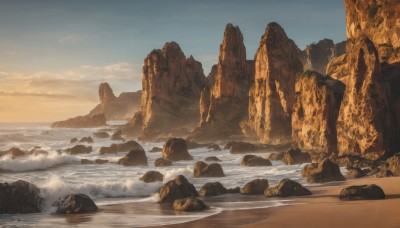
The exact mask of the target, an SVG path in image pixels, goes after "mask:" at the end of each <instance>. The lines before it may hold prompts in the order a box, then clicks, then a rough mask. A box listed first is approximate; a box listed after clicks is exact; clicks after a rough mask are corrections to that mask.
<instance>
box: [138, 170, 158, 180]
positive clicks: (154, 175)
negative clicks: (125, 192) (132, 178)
mask: <svg viewBox="0 0 400 228" xmlns="http://www.w3.org/2000/svg"><path fill="white" fill-rule="evenodd" d="M139 180H141V181H143V182H145V183H152V182H162V181H163V180H164V175H162V174H161V173H160V172H158V171H148V172H146V173H145V174H143V176H142V177H140V178H139Z"/></svg>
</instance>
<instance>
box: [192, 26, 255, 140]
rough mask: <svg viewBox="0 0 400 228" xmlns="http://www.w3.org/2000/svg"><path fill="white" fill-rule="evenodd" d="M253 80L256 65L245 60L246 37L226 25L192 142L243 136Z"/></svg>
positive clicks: (237, 28)
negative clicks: (243, 123) (242, 122)
mask: <svg viewBox="0 0 400 228" xmlns="http://www.w3.org/2000/svg"><path fill="white" fill-rule="evenodd" d="M253 78H254V61H248V60H246V48H245V46H244V43H243V35H242V33H241V31H240V29H239V27H238V26H233V25H232V24H227V26H226V28H225V32H224V38H223V40H222V44H221V46H220V53H219V59H218V65H217V66H214V67H213V69H212V70H211V73H210V75H209V76H208V78H207V80H208V82H207V86H206V87H205V89H204V90H203V91H202V94H201V100H200V116H201V119H200V126H199V127H198V128H197V129H195V130H194V132H193V133H192V134H191V135H190V136H189V139H191V140H195V141H210V140H211V141H214V140H225V139H228V138H229V137H230V136H233V135H241V134H242V133H241V130H240V126H239V123H240V121H241V120H242V119H243V118H244V117H245V116H246V114H247V110H246V107H247V106H248V92H249V88H250V85H251V84H252V82H253Z"/></svg>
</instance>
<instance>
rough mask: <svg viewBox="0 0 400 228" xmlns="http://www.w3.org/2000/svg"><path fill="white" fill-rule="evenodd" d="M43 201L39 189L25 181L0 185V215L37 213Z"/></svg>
mask: <svg viewBox="0 0 400 228" xmlns="http://www.w3.org/2000/svg"><path fill="white" fill-rule="evenodd" d="M43 200H44V199H43V198H42V197H41V196H40V190H39V188H38V187H36V185H33V184H31V183H29V182H27V181H23V180H18V181H16V182H14V183H12V184H8V183H0V214H26V213H39V212H41V205H42V202H43Z"/></svg>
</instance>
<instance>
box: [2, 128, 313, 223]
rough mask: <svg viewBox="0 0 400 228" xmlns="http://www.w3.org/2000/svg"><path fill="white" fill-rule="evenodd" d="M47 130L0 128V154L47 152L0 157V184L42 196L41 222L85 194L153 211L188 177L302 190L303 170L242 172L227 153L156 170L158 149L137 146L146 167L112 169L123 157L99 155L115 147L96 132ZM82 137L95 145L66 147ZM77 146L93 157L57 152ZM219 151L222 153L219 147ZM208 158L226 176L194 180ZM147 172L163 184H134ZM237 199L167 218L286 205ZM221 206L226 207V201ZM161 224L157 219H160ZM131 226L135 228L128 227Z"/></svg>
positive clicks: (196, 154) (204, 152)
mask: <svg viewBox="0 0 400 228" xmlns="http://www.w3.org/2000/svg"><path fill="white" fill-rule="evenodd" d="M117 124H121V123H117ZM48 126H49V125H48V124H46V123H41V124H33V123H17V124H11V123H7V124H4V123H1V125H0V150H8V149H10V148H12V147H18V148H20V149H22V150H24V151H29V150H31V149H33V148H35V147H40V149H41V150H44V151H47V152H48V154H36V155H34V154H32V155H28V156H21V157H17V158H14V159H13V158H12V157H11V156H9V155H6V156H3V157H0V170H2V171H1V172H0V182H14V181H16V180H20V179H22V180H26V181H28V182H31V183H33V184H35V185H37V186H38V187H39V188H41V190H42V192H41V194H42V195H43V197H44V198H45V203H44V205H43V206H44V212H43V215H42V216H45V217H46V216H50V217H51V215H50V214H49V213H52V212H54V209H55V208H53V207H52V206H51V205H52V203H53V202H54V201H56V200H57V199H59V198H60V197H63V196H65V195H67V194H71V193H84V194H87V195H89V196H90V197H91V198H92V199H93V200H94V201H95V202H96V204H97V205H101V206H103V207H104V206H106V205H111V204H119V205H123V204H124V203H131V202H135V204H139V205H141V204H143V205H147V206H148V207H150V208H151V207H155V205H158V204H157V203H156V202H157V200H158V195H157V192H158V189H159V188H160V187H161V186H162V185H163V184H164V183H166V182H167V181H169V180H172V179H174V178H175V177H176V176H178V175H184V176H185V177H187V178H188V180H189V181H190V182H191V183H193V184H194V185H195V187H196V189H197V190H199V189H200V188H201V186H203V185H204V184H205V183H207V182H215V181H219V182H221V183H222V184H223V185H224V186H225V187H227V188H234V187H237V186H240V187H242V186H243V185H244V184H245V183H247V182H248V181H251V180H253V179H257V178H267V179H268V180H269V182H270V185H272V186H273V185H275V184H277V183H278V182H279V181H280V180H282V179H283V178H291V179H293V180H297V181H300V182H301V183H302V184H305V185H307V184H306V183H304V182H303V181H302V180H300V179H301V178H300V177H301V173H300V172H301V169H302V167H303V166H304V165H294V166H286V165H284V164H283V163H282V162H280V161H272V164H273V166H269V167H244V166H241V165H240V162H241V160H242V157H243V156H244V155H234V154H230V153H229V151H228V150H221V151H212V150H210V149H207V148H197V149H192V150H189V153H190V154H191V155H192V156H193V160H192V161H179V162H173V166H170V167H157V168H156V167H154V161H155V159H157V158H159V157H161V152H156V153H150V152H149V151H150V149H151V148H153V147H155V146H157V147H162V145H163V143H147V142H139V143H140V144H141V145H142V146H143V148H144V149H145V151H146V156H147V158H148V166H135V167H125V166H121V165H117V164H116V162H117V161H118V159H120V158H122V157H124V156H125V155H126V153H127V152H120V153H117V154H108V155H100V153H99V149H100V147H102V146H110V145H111V144H112V143H120V142H118V141H111V139H110V138H106V139H99V138H96V137H94V136H93V132H96V131H98V130H99V129H51V128H49V127H48ZM113 128H114V127H113V126H110V127H109V128H108V129H104V130H106V131H109V132H110V133H111V134H112V132H113V131H114V129H113ZM85 136H91V137H92V138H93V140H94V143H91V144H87V143H73V144H71V143H70V139H71V138H74V137H76V138H78V139H80V138H82V137H85ZM127 140H129V139H127ZM77 144H84V145H90V146H92V147H93V152H91V153H90V154H80V155H70V154H67V153H64V152H60V151H63V150H64V149H67V148H70V147H72V146H74V145H77ZM220 146H221V147H222V148H223V146H224V145H220ZM271 152H273V151H271ZM268 154H269V153H257V155H260V156H267V155H268ZM208 156H216V157H218V158H219V159H220V160H221V162H218V163H219V164H221V165H222V168H223V170H224V173H225V175H226V176H225V177H222V178H194V177H193V165H194V163H195V162H196V161H204V159H205V158H206V157H208ZM82 158H85V159H90V160H94V159H97V158H101V159H107V160H109V163H107V164H101V165H100V164H89V165H82V164H81V163H80V161H81V159H82ZM206 163H210V162H206ZM150 170H157V171H159V172H161V173H162V174H163V175H164V181H163V183H161V182H158V183H157V182H156V183H144V182H142V181H140V180H139V178H140V177H141V176H142V175H143V174H144V173H146V172H147V171H150ZM238 197H241V196H240V195H239V196H235V197H231V199H228V201H231V202H230V203H228V202H221V203H220V204H219V206H218V207H217V208H214V209H212V210H210V211H208V212H204V213H200V214H195V215H191V216H187V215H186V217H185V216H184V215H175V214H174V215H170V216H174V218H177V217H179V219H177V220H176V221H190V220H194V219H198V218H201V217H204V216H209V215H211V214H213V213H218V212H219V211H221V210H227V209H235V208H236V209H245V208H257V207H267V206H278V205H281V204H282V203H284V202H285V201H268V202H265V199H264V198H263V196H262V197H261V198H260V199H258V198H257V200H256V201H257V202H258V203H239V202H236V203H232V201H236V200H235V198H238ZM228 198H229V197H228ZM205 200H208V199H205ZM223 201H226V199H224V200H223ZM149 205H150V206H149ZM157 210H159V209H157ZM141 213H144V214H143V216H142V218H143V219H144V220H140V223H138V224H140V225H145V224H149V225H150V224H153V225H154V221H158V220H157V219H156V218H155V217H154V219H155V220H154V219H148V217H146V216H145V215H146V212H141ZM152 213H154V212H152ZM35 216H39V215H35ZM35 216H33V215H30V216H28V217H26V219H27V221H29V222H28V223H27V224H35V223H36V219H37V218H36V217H35ZM109 216H111V215H109ZM147 216H150V215H147ZM3 217H4V216H3ZM50 217H48V219H50ZM6 218H7V219H8V220H9V221H8V222H11V221H13V218H15V216H8V217H6ZM160 218H162V216H161V217H160ZM51 219H53V218H51ZM146 219H147V220H146ZM136 220H137V218H136ZM136 220H135V221H136ZM146 221H147V222H146ZM163 221H164V223H165V221H166V220H165V218H164V219H160V220H159V222H160V223H157V224H164V223H163ZM7 224H8V223H7ZM18 224H19V223H18ZM130 224H131V225H132V224H133V226H134V223H132V221H131V222H130Z"/></svg>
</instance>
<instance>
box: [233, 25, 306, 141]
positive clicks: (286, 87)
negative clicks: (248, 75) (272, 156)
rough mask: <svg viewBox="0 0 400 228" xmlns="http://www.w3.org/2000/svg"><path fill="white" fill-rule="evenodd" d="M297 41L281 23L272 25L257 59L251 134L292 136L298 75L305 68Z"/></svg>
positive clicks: (269, 137) (247, 127) (268, 137)
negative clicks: (292, 117)
mask: <svg viewBox="0 0 400 228" xmlns="http://www.w3.org/2000/svg"><path fill="white" fill-rule="evenodd" d="M298 50H299V49H298V47H297V46H296V44H295V43H294V42H293V41H292V40H291V39H289V38H288V37H287V35H286V33H285V31H284V30H283V29H282V27H281V26H280V25H278V24H277V23H274V22H273V23H270V24H268V26H267V28H266V29H265V33H264V35H263V36H262V37H261V42H260V46H259V48H258V50H257V53H256V57H255V58H256V59H255V84H254V86H253V87H252V89H251V91H250V98H249V113H248V115H249V116H248V120H247V121H244V122H242V124H241V127H242V129H243V131H244V132H245V133H246V134H247V136H249V137H252V136H256V137H257V138H258V139H260V140H261V141H262V142H265V143H272V144H275V143H281V142H283V141H286V140H289V139H290V138H291V115H292V109H293V103H294V95H295V94H294V91H295V88H294V87H295V76H296V74H297V73H299V72H302V71H303V65H302V63H301V61H300V56H299V51H298Z"/></svg>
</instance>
